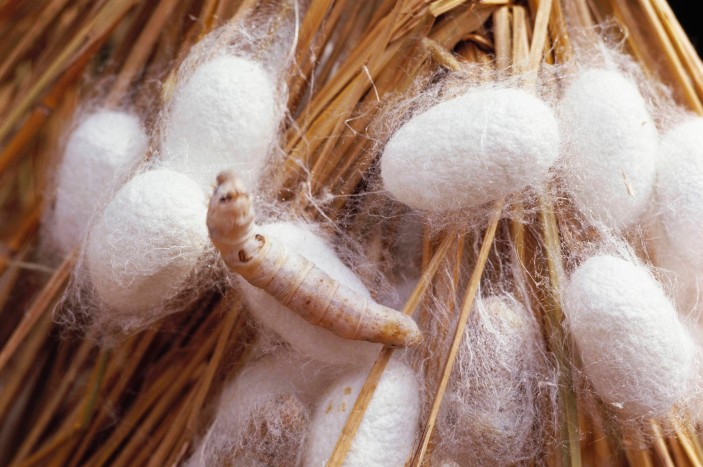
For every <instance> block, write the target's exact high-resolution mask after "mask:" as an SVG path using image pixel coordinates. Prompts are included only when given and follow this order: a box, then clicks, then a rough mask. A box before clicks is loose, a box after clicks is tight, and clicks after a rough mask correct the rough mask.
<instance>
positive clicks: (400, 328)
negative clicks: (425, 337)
mask: <svg viewBox="0 0 703 467" xmlns="http://www.w3.org/2000/svg"><path fill="white" fill-rule="evenodd" d="M394 314H395V315H397V316H396V317H395V319H394V320H393V321H392V322H389V323H388V325H387V326H386V329H385V330H384V331H385V333H386V338H385V339H384V340H383V343H384V344H386V345H388V346H390V347H415V346H417V345H420V344H421V343H422V333H421V332H420V329H419V328H418V327H417V323H415V321H414V320H413V319H412V318H411V317H409V316H406V315H404V314H402V313H400V312H398V311H396V312H395V313H394Z"/></svg>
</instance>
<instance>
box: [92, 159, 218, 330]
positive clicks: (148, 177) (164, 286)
mask: <svg viewBox="0 0 703 467" xmlns="http://www.w3.org/2000/svg"><path fill="white" fill-rule="evenodd" d="M206 213H207V200H206V196H205V194H204V193H203V190H202V188H201V187H200V186H199V185H198V184H197V183H195V182H194V181H193V180H192V179H190V178H189V177H187V176H185V175H183V174H181V173H178V172H174V171H172V170H168V169H157V170H152V171H148V172H143V173H141V174H139V175H137V176H136V177H134V178H133V179H132V180H130V181H129V182H127V183H126V184H125V185H124V186H123V187H122V188H121V189H120V190H119V191H118V192H117V193H116V194H115V197H114V198H113V199H112V201H111V202H110V203H109V204H108V205H107V207H106V208H105V211H104V212H103V213H102V215H101V217H100V218H99V219H98V221H97V223H96V224H95V226H94V227H93V229H92V230H91V233H90V238H89V243H88V247H87V253H86V256H87V265H88V270H89V273H90V278H91V281H92V283H93V286H94V288H95V291H96V293H97V295H98V297H99V298H100V300H101V301H102V302H103V303H105V304H106V305H108V307H109V308H111V309H112V310H114V311H115V312H118V313H123V314H125V315H123V316H122V317H121V318H120V319H122V320H123V321H124V322H123V323H122V326H123V327H131V326H129V325H127V324H128V322H129V319H127V318H128V317H132V319H134V320H136V321H148V318H149V316H148V314H140V312H146V311H148V310H149V309H150V308H152V307H154V306H156V305H158V304H159V303H161V302H162V301H163V300H164V299H166V298H169V297H173V296H174V295H176V294H177V293H178V291H179V290H180V289H181V288H182V287H183V285H184V282H185V280H186V279H187V278H188V276H189V275H190V274H191V273H192V272H193V270H194V269H195V267H196V265H197V263H198V259H199V258H200V256H201V255H202V254H203V253H204V251H205V249H206V247H207V245H208V244H209V238H208V232H207V227H206V225H205V216H206ZM127 313H128V314H129V315H126V314H127ZM115 319H117V318H115ZM132 324H134V323H132Z"/></svg>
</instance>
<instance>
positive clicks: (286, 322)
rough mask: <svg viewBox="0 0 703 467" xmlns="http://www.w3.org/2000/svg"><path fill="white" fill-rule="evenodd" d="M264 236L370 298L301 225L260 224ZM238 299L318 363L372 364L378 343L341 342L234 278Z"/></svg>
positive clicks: (324, 244)
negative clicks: (241, 297) (240, 292)
mask: <svg viewBox="0 0 703 467" xmlns="http://www.w3.org/2000/svg"><path fill="white" fill-rule="evenodd" d="M260 229H261V232H262V233H263V234H264V235H268V236H271V237H273V238H275V239H277V240H278V241H281V242H284V243H285V245H286V246H287V247H288V249H289V250H290V251H295V252H296V253H299V254H301V255H303V256H304V257H306V258H307V259H309V260H310V261H312V262H313V263H315V265H316V266H317V267H319V268H320V269H322V270H323V271H325V272H326V273H327V274H329V275H330V276H331V277H332V278H333V279H335V280H337V281H339V282H340V283H341V284H344V285H346V286H347V287H349V288H350V289H352V290H354V291H355V292H358V293H359V294H361V295H362V296H364V297H366V298H368V299H370V298H371V294H370V293H369V291H368V289H367V288H366V287H365V286H364V284H363V283H362V282H361V280H360V279H359V278H358V277H357V276H356V275H355V274H354V273H353V272H352V271H351V270H350V269H349V268H348V267H347V266H346V265H345V264H344V263H342V261H341V260H340V259H339V258H338V257H337V255H336V254H335V252H334V250H333V249H332V247H331V246H330V245H328V244H327V242H326V241H325V240H324V239H323V238H321V237H319V236H318V235H316V234H315V233H313V232H312V231H310V230H308V229H307V228H305V227H304V226H301V225H297V224H293V223H290V222H279V223H275V224H268V225H262V226H261V227H260ZM237 279H238V282H239V286H240V287H241V289H242V296H243V297H244V300H245V302H246V304H247V305H248V307H249V310H250V311H251V313H252V315H253V316H254V318H255V319H256V320H257V321H258V322H259V323H260V324H261V325H262V326H263V327H265V328H267V329H270V330H272V331H274V332H275V333H276V334H278V336H280V337H281V338H282V339H283V340H284V341H286V342H287V343H289V344H290V345H291V346H292V347H293V348H294V349H295V350H297V351H298V352H300V353H301V354H303V355H305V356H306V357H309V358H312V359H314V360H317V361H319V362H323V363H331V364H361V363H366V362H369V361H372V360H373V359H374V358H375V357H376V355H378V352H379V351H380V349H381V345H380V344H372V343H370V342H366V341H356V340H349V339H343V338H341V337H339V336H337V335H335V334H334V333H332V332H331V331H329V330H327V329H324V328H321V327H319V326H315V325H314V324H311V323H309V322H307V321H306V320H305V319H303V318H301V317H300V316H299V315H298V314H296V313H294V312H292V311H291V310H290V309H288V308H287V307H285V306H283V305H281V304H280V303H279V302H278V301H277V300H276V299H275V298H273V297H272V296H271V295H269V294H268V293H266V292H265V291H263V290H262V289H259V288H257V287H255V286H253V285H251V284H249V283H248V282H247V281H246V280H244V279H242V278H241V277H239V276H237Z"/></svg>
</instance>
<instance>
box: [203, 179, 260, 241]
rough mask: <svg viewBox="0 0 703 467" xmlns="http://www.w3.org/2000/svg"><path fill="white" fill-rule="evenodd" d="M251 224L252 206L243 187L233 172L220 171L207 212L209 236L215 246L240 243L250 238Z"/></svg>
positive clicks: (252, 220)
mask: <svg viewBox="0 0 703 467" xmlns="http://www.w3.org/2000/svg"><path fill="white" fill-rule="evenodd" d="M253 224H254V209H253V208H252V206H251V197H250V196H249V192H248V191H247V189H246V187H245V186H244V184H243V183H242V182H241V180H239V179H238V178H237V177H236V175H234V173H232V172H220V174H219V175H218V176H217V187H216V188H215V192H214V193H213V194H212V198H210V207H209V208H208V212H207V227H208V230H209V231H210V238H211V239H212V241H213V242H214V243H215V245H216V246H217V244H222V243H226V244H230V245H231V244H237V243H241V242H243V241H246V240H247V238H248V237H250V233H251V230H252V226H253ZM218 248H219V247H218Z"/></svg>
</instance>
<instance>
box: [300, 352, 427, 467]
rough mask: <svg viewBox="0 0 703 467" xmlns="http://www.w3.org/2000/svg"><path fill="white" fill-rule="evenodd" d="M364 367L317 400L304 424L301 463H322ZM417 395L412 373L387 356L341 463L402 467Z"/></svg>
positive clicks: (364, 372) (410, 442)
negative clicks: (306, 434) (307, 423)
mask: <svg viewBox="0 0 703 467" xmlns="http://www.w3.org/2000/svg"><path fill="white" fill-rule="evenodd" d="M368 374H369V370H368V369H365V370H357V371H354V372H352V373H350V374H348V375H346V376H343V377H341V378H340V379H339V380H338V381H337V382H335V383H334V384H332V386H330V388H329V389H328V390H327V392H326V393H325V395H323V396H322V398H321V399H320V402H319V405H318V406H317V408H316V409H315V414H314V416H313V419H312V423H311V426H310V434H309V437H308V445H307V447H306V449H305V457H304V462H303V465H305V466H306V467H318V466H321V465H325V464H326V461H327V460H328V459H329V456H330V455H331V454H332V451H333V450H334V447H335V445H336V444H337V439H338V438H339V434H340V433H341V431H342V428H343V427H344V424H345V422H346V421H347V417H348V416H349V413H350V412H351V409H352V407H354V402H355V401H356V398H357V396H358V395H359V392H360V391H361V387H362V386H363V385H364V382H365V381H366V377H367V376H368ZM419 417H420V398H419V394H418V385H417V380H416V378H415V374H414V373H413V371H412V369H410V368H409V367H408V366H407V365H405V364H403V363H402V362H399V361H397V360H391V361H390V362H389V364H388V366H387V367H386V371H385V372H384V373H383V376H382V377H381V380H380V382H379V383H378V387H377V388H376V392H375V393H374V395H373V398H372V399H371V402H370V403H369V406H368V408H367V410H366V413H365V414H364V418H363V419H362V421H361V425H360V426H359V430H358V431H357V433H356V437H355V438H354V441H353V442H352V445H351V449H350V450H349V452H348V453H347V457H346V459H345V461H344V465H347V466H384V467H394V466H398V467H402V466H403V465H404V464H405V462H406V461H407V460H408V458H409V457H410V455H411V454H412V448H413V445H414V442H415V437H416V436H417V431H418V421H419Z"/></svg>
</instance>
